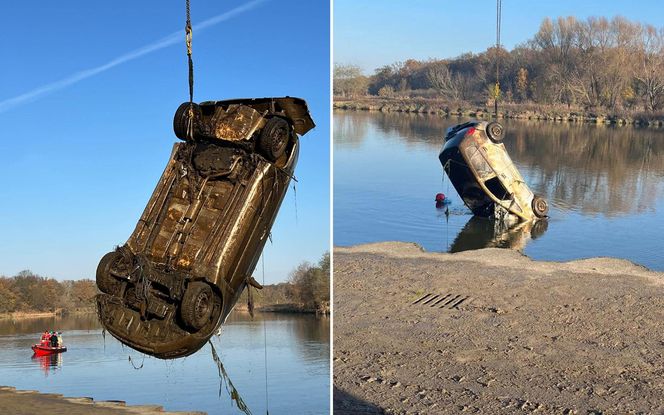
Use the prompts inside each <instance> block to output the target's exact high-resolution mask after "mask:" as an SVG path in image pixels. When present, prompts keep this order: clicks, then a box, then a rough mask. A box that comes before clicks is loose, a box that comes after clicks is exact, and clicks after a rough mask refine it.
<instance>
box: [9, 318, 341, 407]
mask: <svg viewBox="0 0 664 415" xmlns="http://www.w3.org/2000/svg"><path fill="white" fill-rule="evenodd" d="M263 323H265V331H266V333H267V358H268V361H267V363H268V372H267V373H268V397H267V400H268V401H269V411H270V413H274V414H285V413H301V414H326V413H329V376H330V372H329V341H330V339H329V319H327V318H322V319H321V318H316V317H314V316H310V315H294V314H292V315H279V314H271V313H267V314H261V313H258V314H257V316H256V318H255V319H254V320H252V319H251V318H250V317H249V316H248V315H246V314H243V313H233V314H231V316H230V317H229V320H228V322H227V323H226V325H225V326H224V332H223V334H222V336H221V337H220V338H219V339H214V346H215V349H216V352H217V353H218V355H219V358H220V360H221V361H222V363H223V366H224V369H225V371H226V373H227V375H228V378H229V379H230V380H231V382H232V384H233V386H234V387H235V388H236V389H237V392H238V393H239V395H240V396H241V398H242V399H243V401H244V402H245V403H246V404H247V406H248V408H249V410H250V411H251V412H252V413H254V414H264V413H266V411H265V409H266V396H265V357H264V356H265V342H264V327H263ZM46 329H57V330H60V331H62V332H63V338H64V342H65V344H66V346H67V347H68V351H67V352H66V353H63V354H60V355H55V356H51V357H43V358H33V357H31V356H32V351H31V350H30V346H31V345H32V344H33V343H35V342H36V341H37V339H38V338H39V335H40V333H41V332H42V331H43V330H46ZM0 350H2V353H0V385H6V386H15V387H16V388H18V389H31V390H38V391H40V392H52V393H61V394H64V395H66V396H75V397H82V396H89V397H92V398H94V399H95V400H124V401H126V402H127V403H129V404H158V405H162V406H164V407H165V409H167V410H172V411H178V410H179V411H184V410H196V411H206V412H208V413H209V414H234V413H242V412H241V411H239V410H238V408H237V406H236V405H235V404H234V401H233V400H232V399H231V396H230V395H231V392H232V390H228V389H227V385H226V384H221V385H220V375H219V369H218V366H217V364H216V363H215V361H214V359H213V357H212V351H211V349H210V346H209V345H207V346H205V347H204V348H203V349H201V350H200V351H199V352H197V353H196V354H194V355H192V356H189V357H187V358H184V359H176V360H173V361H164V360H159V359H155V358H150V357H145V358H144V357H143V355H142V354H140V353H137V352H135V351H133V350H132V349H129V348H127V347H123V346H122V345H121V344H120V343H119V342H118V341H116V340H115V339H114V338H113V337H112V336H110V335H106V337H105V338H104V337H103V336H102V332H101V328H100V326H99V324H98V322H97V319H96V316H95V315H94V314H92V315H84V316H71V317H65V318H40V319H31V320H21V321H15V322H12V321H10V320H0ZM130 358H131V361H130ZM134 367H140V369H135V368H134ZM220 386H221V393H220ZM0 412H2V411H1V410H0Z"/></svg>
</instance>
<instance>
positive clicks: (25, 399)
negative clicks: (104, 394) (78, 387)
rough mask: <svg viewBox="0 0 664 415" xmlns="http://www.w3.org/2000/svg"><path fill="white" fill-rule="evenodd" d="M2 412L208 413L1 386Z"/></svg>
mask: <svg viewBox="0 0 664 415" xmlns="http://www.w3.org/2000/svg"><path fill="white" fill-rule="evenodd" d="M0 408H1V409H0V413H3V414H11V415H34V414H49V415H87V414H90V415H122V414H134V415H157V414H159V415H169V414H172V415H175V414H177V415H205V413H204V412H165V411H164V410H163V408H162V407H161V406H159V405H133V406H129V405H126V404H125V403H124V402H121V401H94V400H93V399H91V398H67V397H64V396H62V395H59V394H52V393H39V392H36V391H17V390H16V389H14V388H12V387H8V386H0Z"/></svg>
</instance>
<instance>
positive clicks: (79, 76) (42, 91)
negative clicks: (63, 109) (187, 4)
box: [0, 0, 265, 113]
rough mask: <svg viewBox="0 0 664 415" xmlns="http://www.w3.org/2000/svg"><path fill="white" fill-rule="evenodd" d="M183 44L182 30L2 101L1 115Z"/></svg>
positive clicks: (257, 1) (253, 3) (219, 18)
mask: <svg viewBox="0 0 664 415" xmlns="http://www.w3.org/2000/svg"><path fill="white" fill-rule="evenodd" d="M264 1H265V0H253V1H250V2H248V3H246V4H243V5H242V6H239V7H236V8H234V9H232V10H230V11H227V12H225V13H222V14H219V15H217V16H214V17H212V18H210V19H207V20H205V21H203V22H201V23H199V24H197V25H195V26H193V31H194V33H196V32H199V31H201V30H205V29H207V28H208V27H211V26H214V25H216V24H219V23H221V22H223V21H226V20H228V19H231V18H233V17H235V16H237V15H239V14H241V13H244V12H246V11H249V10H251V9H253V8H255V7H256V6H258V5H259V4H260V3H263V2H264ZM179 42H182V43H184V30H180V31H177V32H174V33H171V34H170V35H168V36H166V37H164V38H162V39H160V40H158V41H156V42H154V43H151V44H149V45H147V46H143V47H142V48H138V49H135V50H133V51H131V52H129V53H125V54H124V55H121V56H118V57H117V58H115V59H113V60H111V61H109V62H107V63H105V64H103V65H100V66H97V67H95V68H90V69H86V70H83V71H80V72H76V73H75V74H73V75H70V76H68V77H66V78H63V79H61V80H59V81H56V82H52V83H50V84H47V85H44V86H42V87H39V88H35V89H33V90H32V91H28V92H26V93H24V94H21V95H17V96H15V97H13V98H8V99H5V100H3V101H0V113H2V112H5V111H7V110H9V109H11V108H14V107H17V106H19V105H21V104H26V103H28V102H31V101H34V100H36V99H38V98H41V97H43V96H45V95H47V94H50V93H52V92H55V91H58V90H60V89H63V88H66V87H68V86H70V85H73V84H75V83H77V82H80V81H82V80H84V79H87V78H90V77H92V76H95V75H97V74H100V73H102V72H106V71H107V70H109V69H111V68H113V67H115V66H118V65H121V64H123V63H125V62H129V61H132V60H134V59H137V58H140V57H141V56H144V55H147V54H148V53H152V52H154V51H157V50H159V49H163V48H165V47H168V46H171V45H174V44H176V43H179Z"/></svg>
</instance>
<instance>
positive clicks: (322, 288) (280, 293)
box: [0, 253, 330, 313]
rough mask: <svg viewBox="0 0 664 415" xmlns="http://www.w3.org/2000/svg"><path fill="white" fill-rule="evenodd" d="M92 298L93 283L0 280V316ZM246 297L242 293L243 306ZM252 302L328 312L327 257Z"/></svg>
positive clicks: (25, 274)
mask: <svg viewBox="0 0 664 415" xmlns="http://www.w3.org/2000/svg"><path fill="white" fill-rule="evenodd" d="M96 294H97V286H96V284H95V282H94V281H93V280H89V279H83V280H77V281H57V280H55V279H53V278H46V277H42V276H40V275H37V274H34V273H33V272H31V271H28V270H26V271H21V272H19V273H18V274H17V275H15V276H13V277H4V276H0V313H13V312H26V313H30V312H55V311H61V312H71V311H76V310H93V309H94V297H95V295H96ZM246 295H247V294H246V291H245V292H244V293H243V297H242V298H243V299H244V301H245V304H246V300H247V298H246ZM241 301H242V300H241ZM254 302H255V304H256V306H257V307H264V306H272V305H288V306H289V308H290V309H291V310H292V311H322V312H329V308H330V254H329V253H325V254H324V255H323V256H322V258H321V259H320V261H319V262H318V263H316V264H311V263H309V262H303V263H301V264H300V265H299V266H297V268H295V269H294V270H293V271H292V272H291V275H290V278H289V280H288V282H284V283H280V284H274V285H267V286H265V287H264V288H263V289H262V290H259V291H257V292H255V297H254Z"/></svg>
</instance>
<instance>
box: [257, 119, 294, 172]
mask: <svg viewBox="0 0 664 415" xmlns="http://www.w3.org/2000/svg"><path fill="white" fill-rule="evenodd" d="M290 130H291V128H290V125H289V124H288V121H286V120H284V119H283V118H279V117H273V118H270V119H269V120H268V121H267V123H266V124H265V127H263V130H262V131H261V134H260V137H259V138H258V151H259V152H260V154H261V155H262V156H263V157H265V158H266V159H268V160H270V161H275V160H277V159H278V158H279V157H281V156H282V155H283V154H284V152H285V151H286V147H288V142H289V141H290V135H291V131H290Z"/></svg>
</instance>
